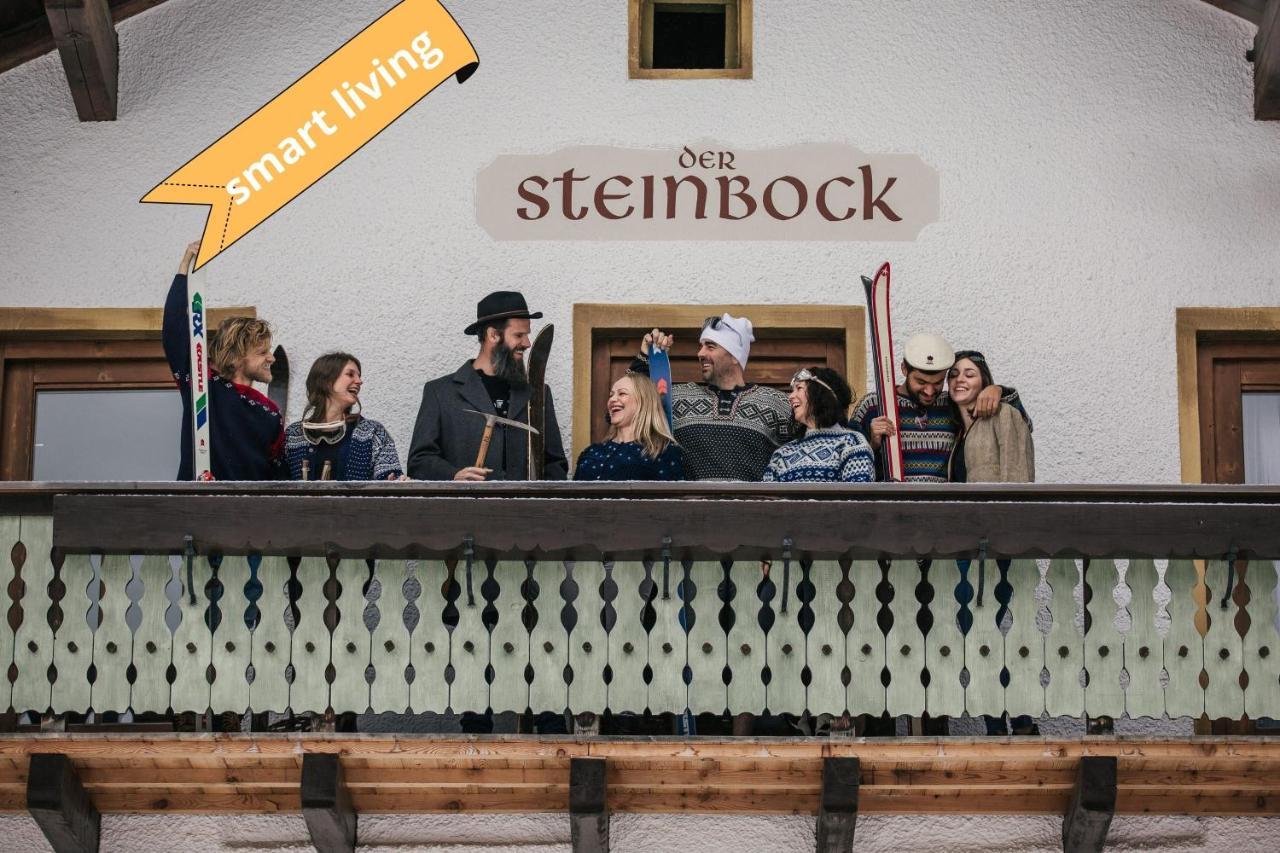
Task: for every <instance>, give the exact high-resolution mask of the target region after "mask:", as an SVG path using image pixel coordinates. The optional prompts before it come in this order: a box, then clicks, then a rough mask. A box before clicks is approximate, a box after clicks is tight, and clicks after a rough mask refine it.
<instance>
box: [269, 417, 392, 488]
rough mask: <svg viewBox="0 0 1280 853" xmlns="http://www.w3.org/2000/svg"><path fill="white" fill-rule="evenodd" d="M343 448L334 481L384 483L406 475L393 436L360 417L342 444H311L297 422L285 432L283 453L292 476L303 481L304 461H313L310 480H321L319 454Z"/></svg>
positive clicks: (349, 429) (321, 467) (379, 425)
mask: <svg viewBox="0 0 1280 853" xmlns="http://www.w3.org/2000/svg"><path fill="white" fill-rule="evenodd" d="M339 446H342V453H341V457H340V461H338V462H337V464H336V465H335V466H334V467H335V471H334V473H333V479H335V480H385V479H387V478H388V477H390V476H396V477H399V476H400V475H401V474H403V473H404V469H402V468H401V467H400V456H399V455H398V454H397V453H396V443H395V442H394V441H392V439H391V434H390V433H388V432H387V430H386V428H385V427H383V425H382V424H380V423H378V422H377V421H371V420H369V419H368V418H360V420H358V421H356V423H355V426H351V427H348V431H347V437H346V438H344V439H343V441H342V442H340V444H339V445H326V444H323V443H322V444H318V445H316V444H312V443H311V442H309V441H307V438H306V436H304V435H303V434H302V421H294V422H293V423H291V424H289V428H288V429H286V430H285V431H284V452H285V456H286V457H287V458H288V460H289V475H290V476H291V477H292V478H293V479H295V480H301V479H302V460H304V459H310V460H311V465H310V467H311V479H312V480H319V479H320V474H321V472H322V470H323V463H322V462H320V463H319V464H318V460H317V459H316V455H317V454H321V455H323V454H324V453H325V451H326V450H328V449H329V448H330V447H334V448H337V447H339Z"/></svg>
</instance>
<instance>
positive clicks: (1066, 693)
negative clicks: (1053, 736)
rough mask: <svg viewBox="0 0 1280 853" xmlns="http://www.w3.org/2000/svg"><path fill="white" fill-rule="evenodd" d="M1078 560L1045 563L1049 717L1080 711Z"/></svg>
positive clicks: (1081, 639) (1081, 649)
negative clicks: (1047, 616)
mask: <svg viewBox="0 0 1280 853" xmlns="http://www.w3.org/2000/svg"><path fill="white" fill-rule="evenodd" d="M1080 562H1081V561H1079V560H1069V559H1056V560H1052V561H1050V563H1049V575H1048V578H1047V580H1048V584H1049V586H1050V588H1051V590H1052V592H1051V597H1050V600H1049V613H1050V618H1051V619H1052V625H1051V626H1050V629H1049V633H1048V635H1047V636H1046V637H1045V666H1046V667H1047V668H1048V670H1049V684H1048V686H1047V687H1046V688H1045V692H1044V701H1045V710H1046V711H1047V712H1048V714H1049V716H1051V717H1078V716H1080V715H1081V714H1082V713H1084V688H1083V687H1081V686H1080V673H1081V670H1082V669H1083V668H1084V637H1083V636H1082V635H1081V633H1080V628H1079V627H1078V626H1077V622H1076V617H1077V610H1078V608H1077V605H1076V598H1075V595H1076V587H1077V586H1078V585H1079V584H1080V573H1081V566H1080Z"/></svg>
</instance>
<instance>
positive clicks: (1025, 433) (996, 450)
mask: <svg viewBox="0 0 1280 853" xmlns="http://www.w3.org/2000/svg"><path fill="white" fill-rule="evenodd" d="M964 464H965V470H966V471H967V472H968V476H967V481H968V482H970V483H1034V482H1035V479H1036V457H1035V447H1034V446H1033V444H1032V442H1031V430H1030V429H1029V428H1028V427H1027V422H1026V420H1025V419H1023V417H1022V415H1021V414H1019V412H1018V410H1017V409H1015V408H1014V407H1013V406H1010V405H1007V404H1005V403H1001V404H1000V408H999V409H997V410H996V414H995V416H994V417H990V418H983V419H982V420H977V421H974V422H973V426H971V427H969V433H968V435H967V436H966V437H965V440H964Z"/></svg>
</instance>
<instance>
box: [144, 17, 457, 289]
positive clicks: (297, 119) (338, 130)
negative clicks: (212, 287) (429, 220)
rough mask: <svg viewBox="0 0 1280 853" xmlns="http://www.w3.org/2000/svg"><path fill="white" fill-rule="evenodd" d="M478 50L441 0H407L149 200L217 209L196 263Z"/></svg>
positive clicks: (162, 185) (300, 189)
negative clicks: (200, 205)
mask: <svg viewBox="0 0 1280 853" xmlns="http://www.w3.org/2000/svg"><path fill="white" fill-rule="evenodd" d="M478 65H479V59H478V57H477V56H476V51H475V48H474V47H472V46H471V41H470V40H469V39H468V38H467V35H466V33H464V32H463V31H462V28H461V27H459V26H458V24H457V22H456V21H454V19H453V16H451V15H450V14H449V12H448V10H446V9H445V8H444V6H442V5H441V4H440V2H439V0H402V2H400V3H398V4H397V5H396V6H395V7H394V8H392V9H391V10H390V11H388V12H387V13H386V14H385V15H383V16H382V17H380V18H378V20H376V21H374V22H373V23H372V24H370V25H369V26H367V27H365V28H364V29H363V30H361V31H360V33H359V34H357V35H356V36H354V37H353V38H351V39H350V40H349V41H348V42H347V43H346V44H344V45H343V46H342V47H340V48H338V49H337V50H336V51H334V52H333V53H331V54H330V55H329V56H328V57H327V58H325V60H324V61H323V62H321V63H320V64H319V65H317V66H316V67H315V68H312V69H311V70H310V71H308V72H307V73H306V74H304V75H302V77H300V78H298V80H297V81H296V82H294V84H293V85H292V86H290V87H289V88H287V89H285V90H284V91H283V92H281V93H280V94H279V95H276V96H275V97H274V98H272V99H271V100H270V101H269V102H268V103H267V104H266V105H264V106H263V107H262V108H261V109H259V110H258V111H257V112H255V113H254V114H253V115H251V116H249V117H248V118H247V119H245V120H244V121H242V122H240V124H238V125H236V126H235V127H234V128H232V129H231V130H230V131H228V132H227V133H226V134H224V135H223V136H222V138H221V139H219V140H218V141H217V142H214V143H213V144H212V145H210V146H209V147H208V148H206V149H205V150H204V151H201V152H200V153H199V154H198V155H196V156H195V157H193V158H192V159H191V160H190V162H188V163H187V164H186V165H185V166H183V167H182V168H181V169H179V170H178V171H176V172H174V173H173V174H172V175H170V176H169V177H168V178H166V179H165V180H164V181H162V182H161V183H160V184H159V185H157V186H156V187H155V188H154V189H153V190H151V191H150V192H149V193H147V194H146V195H145V196H143V197H142V201H144V202H159V203H162V204H204V205H208V206H209V208H210V211H209V218H208V219H207V220H206V221H205V226H204V235H203V237H202V238H201V241H200V254H199V255H198V256H197V257H196V267H197V268H199V267H201V266H204V265H205V264H206V263H208V262H209V260H210V259H212V258H213V257H215V256H216V255H217V254H218V253H219V252H221V251H222V250H223V249H225V248H227V247H228V246H230V245H231V244H232V243H234V242H236V241H237V240H239V239H240V238H241V237H243V236H244V235H246V234H248V233H249V232H250V231H252V230H253V229H254V228H256V227H258V225H259V224H261V223H262V222H263V221H264V220H266V219H267V217H269V216H271V215H272V214H273V213H275V212H276V211H277V210H279V209H280V208H282V207H284V206H285V205H286V204H288V203H289V202H291V201H293V199H295V198H297V196H298V195H299V194H300V193H302V192H303V190H305V189H307V187H309V186H311V185H312V184H314V183H315V182H316V181H318V180H320V179H321V178H323V177H324V176H325V175H327V174H328V173H329V172H330V171H331V170H332V169H333V168H335V167H336V166H337V165H338V164H339V163H341V162H342V161H343V160H345V159H347V158H348V157H350V156H351V155H352V154H354V153H355V152H356V151H358V150H359V149H360V148H361V146H363V145H364V144H365V143H366V142H368V141H369V140H371V139H373V138H374V137H375V136H377V135H378V134H379V133H381V132H382V131H383V130H384V129H385V128H386V127H387V126H388V125H390V124H391V123H392V122H393V121H395V120H396V119H398V118H399V117H400V116H401V115H403V114H404V113H405V112H406V111H407V110H408V109H409V108H410V107H412V106H413V105H414V104H416V103H417V102H418V101H420V100H422V99H423V98H425V97H426V96H427V95H428V94H430V93H431V91H432V90H433V89H435V88H436V87H437V86H439V85H440V84H441V83H443V82H444V81H445V80H446V79H448V78H449V77H451V76H454V75H456V76H457V78H458V82H459V83H462V82H464V81H466V79H467V78H468V77H470V76H471V75H472V74H473V73H474V72H475V69H476V68H477V66H478Z"/></svg>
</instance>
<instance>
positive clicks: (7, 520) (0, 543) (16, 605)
mask: <svg viewBox="0 0 1280 853" xmlns="http://www.w3.org/2000/svg"><path fill="white" fill-rule="evenodd" d="M20 526H21V523H20V520H19V518H18V516H16V515H0V602H3V604H4V606H3V607H0V708H8V707H10V706H11V704H12V699H13V685H12V684H11V683H10V682H9V679H8V677H7V671H8V669H9V666H10V665H11V664H12V663H13V626H12V625H11V624H10V618H11V616H16V615H17V614H18V613H20V612H21V607H22V598H23V596H22V592H21V591H20V590H19V589H17V588H18V587H19V586H21V582H20V581H18V582H15V577H16V576H17V569H16V568H15V562H17V561H18V560H19V559H22V560H25V551H26V545H25V544H21V538H20V536H19V527H20ZM15 596H16V598H15Z"/></svg>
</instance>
